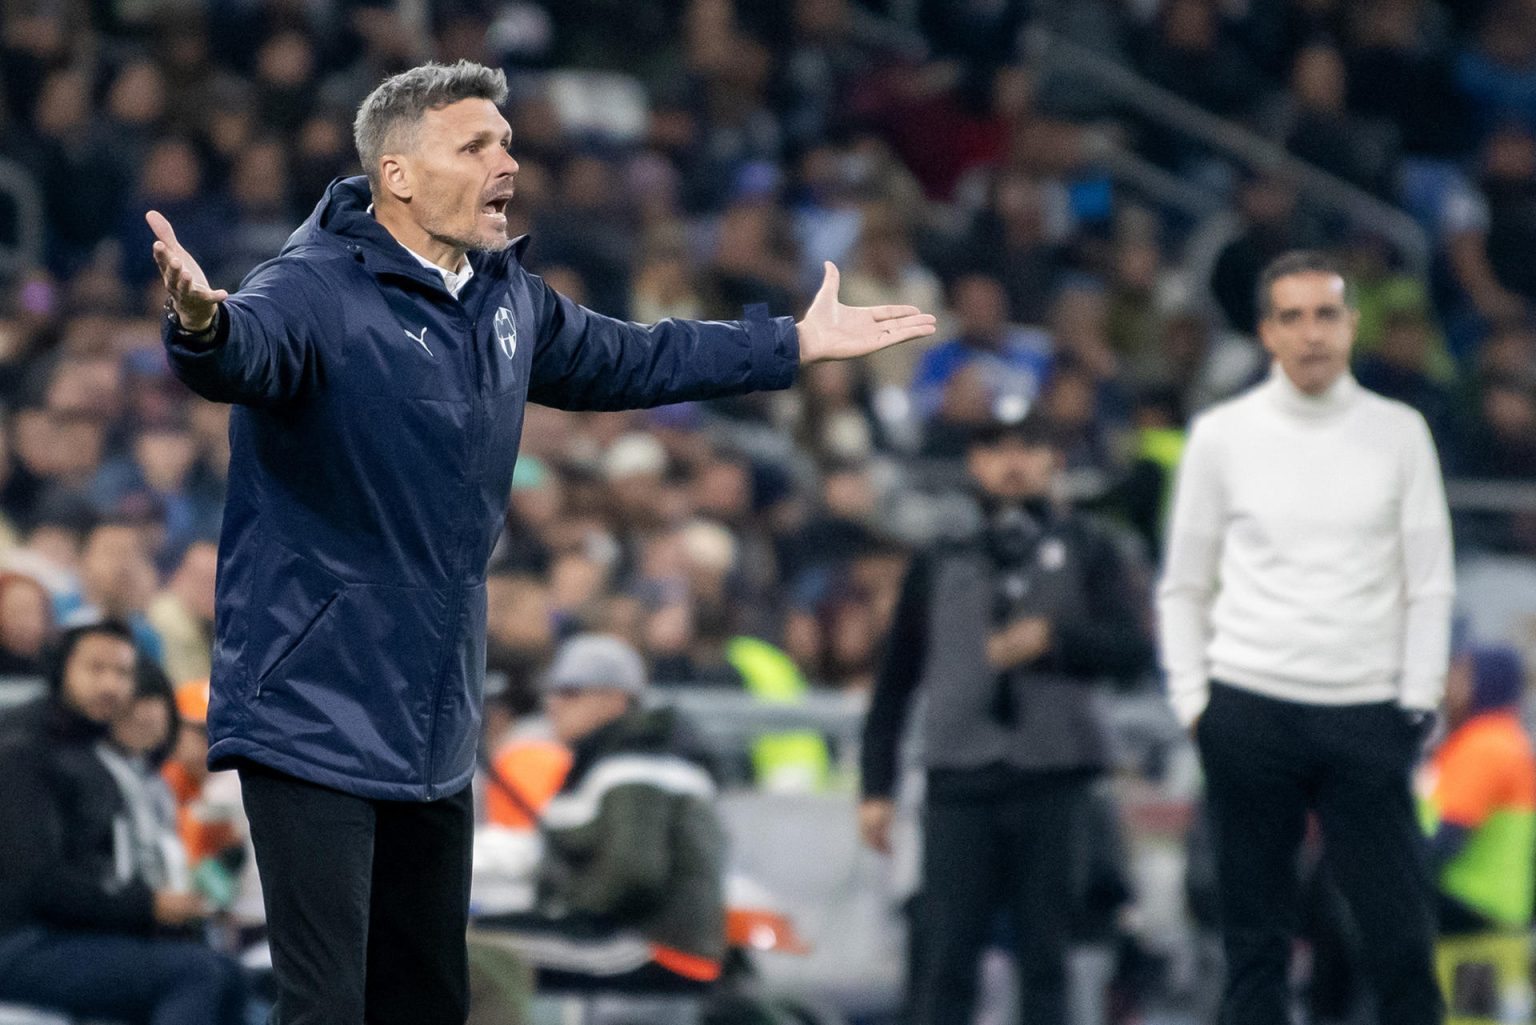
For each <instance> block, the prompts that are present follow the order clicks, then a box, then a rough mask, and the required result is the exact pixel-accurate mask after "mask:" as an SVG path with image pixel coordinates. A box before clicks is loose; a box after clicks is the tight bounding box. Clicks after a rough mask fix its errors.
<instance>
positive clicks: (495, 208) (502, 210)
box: [480, 196, 512, 217]
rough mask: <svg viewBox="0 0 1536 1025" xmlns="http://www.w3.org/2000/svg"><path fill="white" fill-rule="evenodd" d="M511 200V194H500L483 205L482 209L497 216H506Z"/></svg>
mask: <svg viewBox="0 0 1536 1025" xmlns="http://www.w3.org/2000/svg"><path fill="white" fill-rule="evenodd" d="M511 201H512V197H511V196H498V197H497V198H495V199H493V200H491V201H490V202H489V203H486V204H485V205H484V206H482V207H481V208H480V210H481V212H483V213H488V214H491V215H493V216H496V217H505V216H506V215H507V204H508V203H510V202H511Z"/></svg>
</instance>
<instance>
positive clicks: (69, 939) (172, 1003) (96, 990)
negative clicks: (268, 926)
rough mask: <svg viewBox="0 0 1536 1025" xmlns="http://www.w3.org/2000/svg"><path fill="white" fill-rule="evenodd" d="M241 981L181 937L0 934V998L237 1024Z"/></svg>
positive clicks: (224, 962) (163, 1023)
mask: <svg viewBox="0 0 1536 1025" xmlns="http://www.w3.org/2000/svg"><path fill="white" fill-rule="evenodd" d="M245 999H246V989H245V977H244V975H243V974H242V972H241V970H240V966H239V964H237V963H236V962H235V961H234V960H232V959H231V958H228V957H225V956H224V955H222V954H217V953H215V952H214V951H212V950H209V949H208V948H207V947H205V946H203V945H202V944H200V943H194V942H191V941H189V940H161V939H150V938H145V937H134V936H115V935H110V934H104V933H80V932H59V931H55V930H51V929H26V930H23V931H21V932H17V933H11V934H9V935H5V936H0V1000H8V1001H16V1002H18V1003H23V1004H32V1005H34V1006H37V1007H45V1008H47V1009H49V1010H54V1011H64V1012H66V1013H68V1014H70V1015H75V1016H81V1017H91V1018H111V1019H113V1020H123V1021H129V1022H133V1023H135V1025H137V1023H146V1025H242V1023H243V1021H244V1014H245Z"/></svg>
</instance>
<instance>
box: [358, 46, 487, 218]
mask: <svg viewBox="0 0 1536 1025" xmlns="http://www.w3.org/2000/svg"><path fill="white" fill-rule="evenodd" d="M460 100H490V101H491V102H492V103H494V104H496V105H497V106H498V107H499V106H501V105H502V104H504V103H506V102H507V76H506V74H505V73H504V72H501V71H498V70H496V69H494V68H488V67H486V66H484V65H483V64H475V63H474V62H472V61H467V60H461V61H459V62H457V63H455V64H437V63H432V64H423V65H421V66H420V67H416V68H412V69H410V70H409V71H402V72H400V74H398V75H391V76H390V77H389V78H386V79H385V80H384V81H383V82H380V83H379V86H378V88H376V89H375V90H374V91H373V92H371V93H369V94H368V98H367V99H366V100H364V101H363V103H362V106H360V107H358V108H357V117H356V119H354V120H353V122H352V141H353V142H354V143H356V144H357V156H358V159H360V160H361V161H362V162H363V171H364V172H365V173H366V174H367V175H368V182H369V184H370V185H372V186H373V188H374V191H375V192H377V191H378V188H379V160H380V158H382V157H383V156H384V154H385V153H389V152H399V151H401V150H402V149H407V148H409V145H410V144H411V142H412V140H411V139H410V137H409V133H413V132H415V130H416V129H417V127H418V126H420V124H421V119H422V117H423V116H424V115H425V114H426V112H427V111H429V110H437V109H438V108H440V107H446V106H448V105H449V104H452V103H458V102H459V101H460Z"/></svg>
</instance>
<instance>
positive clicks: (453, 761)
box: [165, 178, 799, 800]
mask: <svg viewBox="0 0 1536 1025" xmlns="http://www.w3.org/2000/svg"><path fill="white" fill-rule="evenodd" d="M370 199H371V197H370V195H369V192H368V184H367V180H366V179H364V178H348V179H343V180H338V181H336V182H333V183H332V184H331V186H330V187H329V188H328V189H327V190H326V195H325V198H324V199H322V200H321V201H320V204H319V205H318V206H317V207H316V208H315V212H314V213H313V214H312V215H311V216H310V218H309V220H307V221H306V222H305V223H304V224H303V226H301V227H300V228H299V230H298V231H296V232H294V234H293V237H292V238H290V239H289V240H288V244H287V245H286V246H284V248H283V251H282V253H281V254H280V255H279V256H278V257H277V258H276V259H274V260H272V261H270V262H268V263H265V264H263V265H262V266H260V267H258V268H256V270H254V271H252V272H251V275H250V276H249V277H248V278H247V279H246V280H245V282H244V283H243V284H242V286H241V288H240V290H239V292H237V293H236V294H235V295H233V296H231V297H230V298H229V299H228V300H227V301H226V302H225V303H223V305H222V308H221V312H220V314H219V316H218V319H217V321H216V324H217V328H216V333H215V335H214V338H213V340H212V342H210V343H205V344H203V345H197V344H196V343H195V341H194V339H193V338H192V337H190V336H188V335H185V334H183V333H181V332H180V331H179V330H177V325H176V323H175V322H174V319H173V318H169V317H168V318H167V323H166V329H165V341H166V347H167V350H168V351H169V353H170V359H171V363H172V365H173V366H174V367H175V370H176V373H177V376H179V377H180V378H181V379H182V380H183V381H185V382H186V383H187V384H188V385H189V386H190V387H191V388H192V389H193V390H194V391H196V392H197V393H198V394H200V395H202V396H204V397H205V398H209V399H213V400H215V401H218V402H231V403H234V404H235V406H236V408H235V409H234V411H233V413H232V415H231V418H230V446H231V449H232V458H231V461H230V468H229V498H228V500H227V503H226V506H225V509H224V525H223V531H222V535H221V537H220V541H219V573H218V605H217V615H216V623H215V630H214V648H213V686H212V700H211V703H210V705H209V709H208V733H209V741H210V743H211V746H210V748H209V752H208V760H209V764H210V765H211V766H214V767H227V766H228V764H229V762H230V761H231V759H235V758H242V757H243V758H248V759H251V760H253V761H256V762H260V763H262V764H264V765H268V766H270V767H272V768H275V769H277V770H279V771H281V772H285V773H288V774H290V775H293V776H297V777H299V778H301V779H306V780H310V781H312V782H315V783H319V784H322V785H324V786H329V787H334V788H336V789H339V790H343V791H346V792H348V793H353V794H357V795H360V796H363V797H370V798H383V799H389V800H432V799H434V798H437V797H441V796H444V795H447V794H451V793H454V792H456V791H457V790H459V789H460V788H461V787H463V786H465V785H466V784H467V783H468V782H469V779H470V776H471V774H472V773H473V771H474V764H475V758H474V755H475V743H476V739H477V737H478V735H479V731H480V705H481V694H482V685H483V682H484V675H485V571H486V563H487V561H488V560H489V558H490V552H491V547H492V545H493V544H494V543H495V540H496V537H497V535H498V533H499V532H500V530H501V527H502V524H503V519H504V513H505V510H506V504H507V496H508V493H509V489H510V485H511V481H512V466H513V463H515V462H516V460H517V445H518V439H519V436H520V434H521V432H522V426H523V406H524V404H525V403H526V402H529V401H533V402H538V403H542V404H544V405H548V406H555V407H559V408H562V409H626V408H637V407H643V406H652V405H659V404H662V403H668V402H679V401H682V400H685V399H701V398H708V397H712V396H723V395H736V394H740V393H743V392H748V391H754V390H758V389H764V388H783V387H787V386H788V385H789V384H790V382H791V381H792V379H793V378H794V374H795V370H796V367H797V366H798V365H799V346H798V340H797V338H796V333H795V326H794V322H793V321H792V320H791V319H789V318H777V319H768V318H767V317H762V318H760V319H749V320H746V321H741V322H728V323H702V322H695V321H663V322H662V323H660V324H657V325H655V326H654V327H641V326H639V325H635V324H627V323H624V322H621V321H617V320H612V319H610V318H607V317H603V316H600V315H598V314H595V313H592V312H591V311H589V310H586V309H583V308H582V307H580V306H578V305H576V304H575V303H573V302H571V301H570V300H568V299H566V298H564V297H562V296H560V295H557V294H556V293H555V292H554V291H553V290H552V289H551V288H550V287H549V286H548V285H546V284H545V283H544V282H543V281H542V280H541V279H540V278H539V277H538V276H537V275H534V274H531V273H529V272H528V271H526V270H524V269H523V267H522V266H521V265H520V264H519V263H518V260H517V257H518V256H519V255H520V254H521V252H522V249H523V246H524V245H525V244H526V242H525V240H524V239H519V240H518V241H517V242H516V243H514V244H513V245H512V246H511V247H510V248H509V249H507V250H505V251H503V252H501V253H495V254H483V253H472V254H470V257H469V259H470V262H471V263H472V264H473V265H474V269H475V274H474V277H473V278H472V279H471V280H470V282H469V284H468V285H467V286H466V287H465V288H464V290H463V292H462V293H461V294H460V297H459V298H458V299H455V298H454V297H453V296H452V295H451V294H450V293H449V292H448V291H447V289H446V288H445V287H444V285H443V281H442V278H441V277H440V276H439V275H438V274H437V273H436V272H434V271H432V270H428V269H427V268H425V267H423V266H422V265H421V263H420V262H418V261H417V260H416V259H415V258H414V257H412V256H411V254H410V253H408V252H407V251H406V250H405V249H404V248H403V247H401V246H400V245H399V244H398V243H397V242H395V241H394V239H393V237H392V236H390V235H389V233H388V232H387V231H385V229H384V228H383V226H382V225H380V224H379V223H378V222H377V221H375V220H374V219H373V217H372V215H371V214H370V213H369V212H368V206H369V203H370Z"/></svg>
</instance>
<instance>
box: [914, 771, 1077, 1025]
mask: <svg viewBox="0 0 1536 1025" xmlns="http://www.w3.org/2000/svg"><path fill="white" fill-rule="evenodd" d="M988 771H989V770H981V772H982V773H986V772H988ZM964 775H966V774H963V773H944V774H943V777H946V778H941V777H940V774H937V773H935V774H933V775H932V776H931V777H930V786H929V793H928V803H927V808H926V809H925V812H924V814H925V823H924V829H923V845H924V846H923V895H922V901H921V903H920V905H919V910H918V915H917V919H918V928H919V930H920V935H919V937H918V939H917V944H916V946H917V954H918V956H917V957H916V958H915V970H916V972H917V973H918V978H917V984H916V986H915V1003H916V1007H915V1013H914V1015H913V1017H914V1019H915V1022H916V1025H971V1019H972V1017H973V1014H972V1012H973V1010H974V1007H975V1003H976V970H977V966H978V964H979V962H980V959H981V953H982V950H983V948H984V947H985V946H986V944H987V941H988V940H989V939H990V938H991V936H992V935H993V931H994V926H995V925H996V924H997V920H998V916H999V914H1004V915H1006V916H1007V918H1008V920H1009V924H1010V925H1011V927H1012V930H1013V933H1014V935H1015V936H1016V937H1017V942H1018V947H1017V953H1016V962H1017V964H1018V972H1019V996H1020V1001H1021V1004H1022V1008H1023V1011H1022V1015H1021V1020H1022V1022H1023V1023H1024V1025H1065V1022H1066V990H1067V982H1066V953H1067V943H1068V938H1069V934H1070V929H1071V920H1072V913H1073V908H1074V903H1073V902H1074V899H1075V894H1074V886H1073V881H1074V872H1073V866H1072V860H1073V857H1074V855H1075V853H1076V845H1075V844H1074V843H1073V837H1074V836H1075V830H1076V829H1077V827H1078V825H1079V822H1080V820H1081V817H1082V809H1083V808H1084V806H1085V805H1086V802H1087V799H1088V786H1089V777H1088V776H1086V775H1077V774H1072V775H1068V774H1061V775H1056V774H1011V775H1012V776H1013V783H1012V784H1011V785H1008V786H1006V787H996V786H984V787H980V788H971V787H968V786H967V785H966V784H965V781H964V780H963V779H957V777H963V776H964ZM957 783H958V784H959V785H955V784H957Z"/></svg>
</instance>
